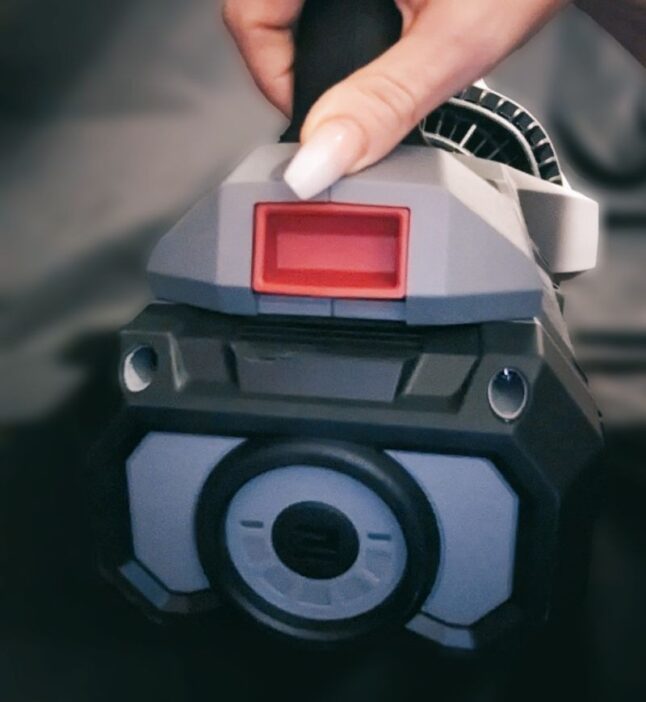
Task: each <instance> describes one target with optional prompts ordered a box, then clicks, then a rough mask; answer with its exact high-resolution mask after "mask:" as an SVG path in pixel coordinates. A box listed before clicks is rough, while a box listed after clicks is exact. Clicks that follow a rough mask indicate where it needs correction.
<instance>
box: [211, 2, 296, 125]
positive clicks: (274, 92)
mask: <svg viewBox="0 0 646 702" xmlns="http://www.w3.org/2000/svg"><path fill="white" fill-rule="evenodd" d="M303 1H304V0H271V1H268V0H226V1H225V3H224V6H223V10H222V16H223V19H224V23H225V24H226V26H227V28H228V29H229V31H230V32H231V34H232V36H233V38H234V40H235V42H236V44H237V46H238V49H239V50H240V53H241V54H242V57H243V59H244V61H245V63H246V64H247V67H248V68H249V72H250V73H251V75H252V77H253V79H254V81H255V82H256V85H257V86H258V87H259V88H260V90H261V91H262V93H263V94H264V95H265V97H266V98H267V99H268V100H269V102H271V103H272V104H273V105H274V106H275V107H277V108H278V109H279V110H280V111H281V112H283V113H284V114H285V115H289V114H290V112H291V108H292V87H293V80H292V65H293V63H294V43H293V35H292V25H293V24H294V22H295V20H296V19H297V18H298V15H299V14H300V11H301V7H302V5H303Z"/></svg>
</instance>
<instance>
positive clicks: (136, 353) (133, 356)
mask: <svg viewBox="0 0 646 702" xmlns="http://www.w3.org/2000/svg"><path fill="white" fill-rule="evenodd" d="M156 370H157V354H156V353H155V350H154V349H153V348H152V347H150V346H138V347H137V348H136V349H133V350H132V351H130V353H129V354H128V355H127V356H126V357H125V359H124V361H123V371H122V373H123V384H124V385H125V386H126V388H127V389H128V390H129V391H130V392H141V391H142V390H145V389H146V388H147V387H148V386H149V385H150V384H151V383H152V381H153V376H154V375H155V371H156Z"/></svg>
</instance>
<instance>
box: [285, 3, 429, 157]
mask: <svg viewBox="0 0 646 702" xmlns="http://www.w3.org/2000/svg"><path fill="white" fill-rule="evenodd" d="M401 23H402V19H401V14H400V13H399V10H398V9H397V7H396V5H395V3H394V1H393V0H306V2H305V5H304V7H303V11H302V13H301V17H300V20H299V22H298V26H297V28H296V37H295V39H296V56H295V61H294V105H293V110H292V121H291V124H290V125H289V127H288V128H287V130H286V131H285V133H284V134H283V136H282V137H281V141H287V142H297V141H298V139H299V134H300V131H301V127H302V126H303V122H304V120H305V116H306V115H307V113H308V112H309V110H310V108H311V107H312V105H313V104H314V103H315V102H316V100H318V98H319V97H320V96H321V95H322V94H323V93H324V92H325V91H326V90H327V89H328V88H331V87H332V86H333V85H334V84H335V83H338V82H339V81H341V80H343V79H344V78H346V77H347V76H349V75H350V74H351V73H353V72H354V71H356V70H357V69H358V68H361V67H362V66H365V65H366V64H367V63H370V61H372V60H373V59H375V58H376V57H377V56H379V55H380V54H382V53H383V52H384V51H386V49H388V48H389V47H391V46H392V45H393V44H394V43H395V42H396V41H397V40H398V39H399V37H400V35H401V26H402V24H401ZM415 134H416V133H415V132H413V133H412V134H411V135H409V137H407V139H406V140H405V141H406V142H407V143H422V142H421V139H420V138H418V137H417V136H416V135H415ZM411 137H412V141H411Z"/></svg>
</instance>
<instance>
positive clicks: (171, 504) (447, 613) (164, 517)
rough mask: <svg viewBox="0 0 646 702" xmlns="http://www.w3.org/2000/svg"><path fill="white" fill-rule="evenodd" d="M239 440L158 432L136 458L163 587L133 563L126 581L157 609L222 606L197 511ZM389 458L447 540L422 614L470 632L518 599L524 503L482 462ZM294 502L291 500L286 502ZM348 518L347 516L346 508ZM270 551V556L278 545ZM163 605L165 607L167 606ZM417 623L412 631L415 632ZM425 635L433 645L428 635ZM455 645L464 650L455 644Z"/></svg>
mask: <svg viewBox="0 0 646 702" xmlns="http://www.w3.org/2000/svg"><path fill="white" fill-rule="evenodd" d="M240 443H241V440H240V439H235V438H232V437H222V436H200V435H191V434H180V433H167V432H151V433H149V434H148V435H147V436H145V437H144V438H143V440H142V441H141V442H140V443H139V445H138V446H137V447H136V448H135V450H134V451H133V453H132V454H131V455H130V456H129V457H128V459H127V462H126V472H127V482H128V496H129V506H130V520H131V529H132V540H133V551H134V553H133V555H134V556H135V558H136V560H137V561H138V563H140V564H141V565H143V566H144V568H145V571H147V572H148V573H149V574H151V575H152V576H153V578H154V581H156V583H157V587H156V588H152V587H151V585H150V584H149V583H148V581H147V580H145V579H142V578H141V575H140V572H139V570H138V569H137V568H134V567H133V566H129V567H128V569H127V570H123V569H122V575H124V576H125V577H126V578H127V579H128V580H129V582H130V583H131V584H132V585H133V586H134V587H135V588H136V589H137V590H138V591H139V592H140V593H141V594H143V595H144V596H145V597H146V598H147V599H148V600H149V601H150V602H151V604H153V605H155V606H157V607H159V605H157V604H156V603H157V601H158V600H159V596H158V594H157V591H158V589H159V588H160V587H161V588H162V589H165V590H166V591H168V592H170V593H175V595H178V596H180V595H181V596H184V597H187V598H188V597H196V596H198V595H202V602H203V603H204V606H205V608H207V609H210V608H211V607H213V606H214V603H213V602H212V601H210V600H207V599H206V598H205V597H204V596H203V595H204V592H205V591H206V590H208V588H209V582H208V580H207V578H206V575H205V574H204V571H203V569H202V565H201V564H200V561H199V556H198V552H197V546H196V542H195V535H194V529H195V527H194V520H195V511H196V507H197V503H198V499H199V495H200V492H201V490H202V487H203V486H204V483H205V481H206V479H207V477H208V475H209V474H210V473H211V472H212V471H213V470H217V465H218V463H219V461H220V460H221V459H222V458H223V456H225V455H226V454H227V453H228V452H229V451H231V450H232V449H233V448H235V447H236V446H237V445H239V444H240ZM388 453H389V454H390V455H391V456H392V457H393V458H394V459H395V460H396V461H397V462H398V463H400V465H401V466H402V467H403V468H404V469H405V470H406V471H407V472H408V473H410V474H411V476H412V477H413V478H414V479H415V481H416V482H417V483H418V484H419V485H420V486H421V487H422V489H423V491H424V494H425V495H426V496H427V498H428V500H429V503H430V505H431V507H432V509H433V512H434V514H435V516H436V519H437V520H438V525H439V530H440V535H441V536H440V538H441V542H440V563H439V570H438V574H437V577H436V581H435V584H434V586H433V588H432V590H431V593H430V594H429V596H428V598H427V600H426V602H425V603H424V605H423V607H422V610H421V612H420V614H423V615H426V616H425V617H424V619H426V618H428V617H431V618H432V621H434V622H435V623H436V626H441V623H442V622H444V623H445V624H448V626H449V627H450V628H452V629H453V630H455V631H456V632H464V631H465V627H469V626H471V625H472V624H474V623H475V622H477V621H478V620H480V619H481V618H482V617H484V616H486V615H487V614H488V613H489V612H491V611H493V610H494V609H495V608H496V607H498V606H500V605H501V604H503V603H504V602H506V601H507V600H508V599H509V597H510V596H511V593H512V588H513V576H514V566H515V547H516V537H517V528H518V503H519V500H518V496H517V495H516V493H515V492H514V491H513V489H512V488H511V487H510V486H509V484H508V483H507V481H506V480H505V479H504V478H503V476H502V475H501V474H500V472H499V471H498V470H497V468H496V467H495V466H494V465H493V464H492V463H491V462H490V461H489V460H487V459H484V458H480V457H474V456H447V455H441V454H433V453H421V452H412V451H388ZM326 488H327V489H326ZM364 489H366V488H364ZM284 492H285V491H283V493H284ZM283 493H281V495H280V499H278V498H277V500H278V503H280V502H281V500H283V502H285V500H286V497H285V495H284V494H283ZM320 494H325V495H326V499H327V500H330V501H331V503H332V504H334V505H337V506H339V507H341V505H339V502H340V501H341V502H343V501H345V502H348V500H349V496H350V495H351V494H352V491H349V490H336V491H335V490H334V489H330V487H329V485H327V486H323V487H321V493H320ZM358 494H359V497H360V500H359V503H358V504H357V505H356V508H357V515H358V517H361V515H363V516H364V517H365V516H366V515H367V514H368V513H369V512H370V510H369V505H366V504H362V503H361V500H364V499H366V496H365V495H363V496H362V495H361V493H358ZM371 495H372V493H371ZM301 499H302V498H301ZM357 499H359V498H357ZM350 501H351V500H350ZM288 503H289V500H287V501H286V503H285V504H288ZM284 506H285V505H283V507H284ZM269 507H270V508H271V511H272V512H274V513H275V512H278V511H280V510H278V509H277V508H276V504H274V502H271V503H270V505H269ZM343 511H344V513H348V505H347V504H345V505H344V506H343ZM255 517H256V515H255V513H254V518H255ZM266 548H267V549H269V550H270V551H271V550H272V547H271V544H270V541H268V542H267V543H266ZM162 602H163V603H164V604H165V602H166V600H165V599H163V600H162ZM374 604H377V603H373V605H374ZM309 614H310V615H311V612H310V613H309ZM344 616H345V615H344ZM416 626H417V625H411V628H413V629H415V630H416ZM421 633H422V635H425V636H427V637H428V638H435V636H434V635H432V634H428V633H426V632H425V631H422V632H421ZM467 638H468V636H467ZM452 645H457V646H459V644H457V643H455V642H454V643H453V644H452Z"/></svg>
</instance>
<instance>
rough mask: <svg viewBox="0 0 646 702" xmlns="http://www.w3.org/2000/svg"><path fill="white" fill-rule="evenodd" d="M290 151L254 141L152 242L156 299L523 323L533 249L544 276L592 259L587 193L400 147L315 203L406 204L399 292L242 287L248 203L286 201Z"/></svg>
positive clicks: (231, 310) (536, 295) (286, 311)
mask: <svg viewBox="0 0 646 702" xmlns="http://www.w3.org/2000/svg"><path fill="white" fill-rule="evenodd" d="M296 148H297V146H296V145H294V144H273V145H269V146H263V147H260V148H258V149H256V150H255V151H254V152H253V153H252V154H250V155H249V156H248V157H247V158H246V159H245V160H244V161H243V162H242V163H241V164H240V166H238V168H236V169H235V170H234V172H233V173H232V174H231V175H230V176H229V177H228V178H227V179H226V180H225V181H224V182H223V183H222V184H221V185H220V186H219V187H218V188H217V189H216V190H214V191H213V192H210V193H209V194H207V195H206V196H205V197H204V198H203V199H202V200H201V201H200V202H199V203H198V204H197V205H195V206H194V207H193V208H192V209H191V210H190V211H189V212H188V213H187V214H186V215H185V217H184V218H183V219H182V220H181V221H180V222H179V223H178V224H177V225H176V226H175V227H174V228H173V229H172V230H171V231H170V232H169V233H168V234H167V235H166V236H165V237H163V238H162V239H161V240H160V242H159V243H158V245H157V246H156V248H155V249H154V251H153V254H152V256H151V258H150V262H149V265H148V275H149V280H150V284H151V287H152V290H153V292H154V294H155V295H156V296H157V297H158V298H161V299H165V300H170V301H174V302H181V303H186V304H189V305H195V306H198V307H202V308H205V309H210V310H214V311H219V312H224V313H227V314H237V315H259V314H280V315H308V316H319V317H351V318H361V319H390V320H400V321H405V322H406V323H408V324H413V325H433V324H442V325H446V324H464V323H476V322H485V321H493V320H512V319H528V318H533V317H534V316H536V315H537V314H538V313H539V312H540V309H541V304H542V297H543V293H544V276H542V275H541V271H540V270H539V265H538V263H537V257H536V251H535V249H536V247H538V249H539V252H540V257H541V259H542V261H543V265H547V268H548V270H549V271H550V272H554V273H570V274H571V273H575V272H579V271H580V270H585V269H587V268H590V267H593V266H594V263H595V261H596V248H597V236H598V235H597V229H596V216H597V209H596V208H597V206H596V203H594V202H593V201H591V200H589V199H587V198H584V197H583V196H581V195H579V194H578V193H574V192H572V191H571V190H569V189H568V188H563V187H560V186H556V185H553V184H550V183H546V182H545V181H542V180H540V179H539V178H534V177H533V176H528V175H526V174H522V173H520V172H519V171H516V170H515V169H513V168H510V167H508V166H505V165H502V164H498V163H493V162H487V161H482V160H480V159H477V158H475V157H471V156H457V155H454V154H451V153H448V152H445V151H442V150H439V149H435V148H428V147H416V146H400V147H398V148H397V149H396V150H395V151H394V152H393V153H392V154H390V155H389V156H388V157H387V158H385V159H384V160H382V161H380V162H379V163H377V164H375V165H374V166H371V167H370V168H367V169H365V170H364V171H361V172H360V173H357V174H355V175H352V176H348V177H346V178H343V179H341V180H340V181H339V182H337V183H336V184H335V185H334V186H332V187H331V188H329V189H328V190H326V191H324V192H323V193H321V194H320V195H319V196H318V197H317V198H316V200H318V201H320V202H335V203H351V204H363V205H381V206H397V207H407V208H409V210H410V230H409V248H408V262H407V291H406V295H405V297H404V299H403V300H396V301H384V300H345V299H331V298H325V297H316V298H315V297H299V296H287V295H268V294H263V295H258V294H256V293H255V292H254V291H253V290H252V286H251V280H252V261H253V229H254V207H255V205H256V203H259V202H296V201H297V197H296V195H295V194H294V193H293V192H292V191H291V190H290V188H289V187H288V186H287V184H286V183H285V182H284V180H283V173H284V170H285V168H286V166H287V164H288V163H289V161H290V159H291V157H292V156H293V155H294V153H295V150H296ZM528 227H529V230H528ZM530 233H531V236H530Z"/></svg>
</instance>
